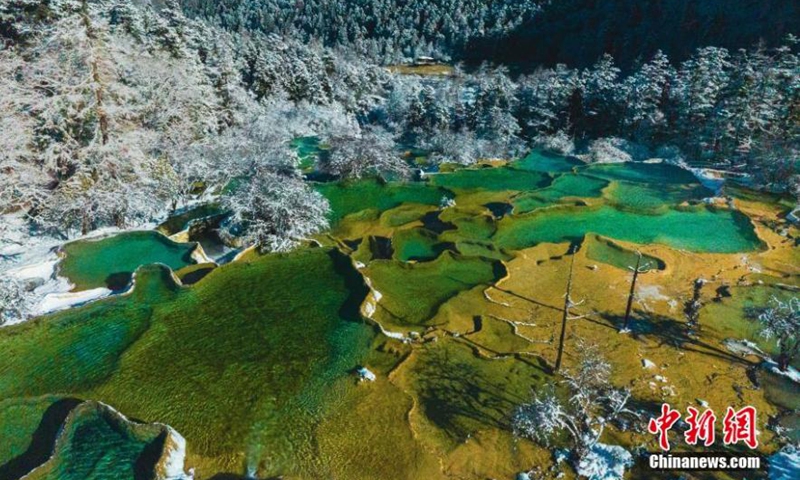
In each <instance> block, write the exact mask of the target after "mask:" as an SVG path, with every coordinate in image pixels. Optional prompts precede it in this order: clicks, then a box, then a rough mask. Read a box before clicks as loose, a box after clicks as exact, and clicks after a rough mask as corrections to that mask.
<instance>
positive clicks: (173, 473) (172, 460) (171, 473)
mask: <svg viewBox="0 0 800 480" xmlns="http://www.w3.org/2000/svg"><path fill="white" fill-rule="evenodd" d="M166 427H167V431H168V432H169V440H170V441H169V442H167V443H166V445H167V447H166V450H167V455H166V458H165V459H164V462H163V463H162V464H161V467H162V468H163V474H164V476H165V477H166V480H191V479H192V478H194V475H193V474H192V473H191V472H190V473H189V475H186V473H184V471H183V468H184V464H185V462H186V439H185V438H183V435H181V434H180V433H178V432H177V431H175V429H174V428H172V427H170V426H169V425H167V426H166Z"/></svg>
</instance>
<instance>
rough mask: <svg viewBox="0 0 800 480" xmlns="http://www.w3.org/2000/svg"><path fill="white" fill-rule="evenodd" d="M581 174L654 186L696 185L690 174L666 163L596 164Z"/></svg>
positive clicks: (695, 180)
mask: <svg viewBox="0 0 800 480" xmlns="http://www.w3.org/2000/svg"><path fill="white" fill-rule="evenodd" d="M582 172H583V173H585V174H587V175H593V176H595V177H599V178H602V179H605V180H622V181H626V182H639V183H646V184H649V185H656V186H657V185H664V184H673V185H679V184H697V179H696V178H695V177H694V175H693V174H692V173H691V172H689V171H687V170H684V169H682V168H680V167H676V166H674V165H670V164H666V163H611V164H596V165H590V166H588V167H585V168H584V169H582Z"/></svg>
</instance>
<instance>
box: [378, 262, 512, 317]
mask: <svg viewBox="0 0 800 480" xmlns="http://www.w3.org/2000/svg"><path fill="white" fill-rule="evenodd" d="M502 275H503V271H502V266H501V265H500V264H499V262H493V261H490V260H488V259H482V258H477V257H463V256H460V255H456V254H453V253H451V252H444V253H443V254H442V255H440V256H439V258H437V259H436V260H434V261H431V262H425V263H417V264H408V263H403V262H398V261H396V260H377V261H373V262H372V263H371V264H370V266H369V267H368V276H369V277H370V278H371V279H372V280H373V283H374V285H375V287H376V288H377V289H378V290H379V291H380V292H381V293H382V294H383V298H382V299H381V305H382V306H383V308H385V309H386V311H387V312H389V314H390V315H391V316H393V317H394V318H393V321H394V322H395V323H400V324H403V325H427V324H429V322H430V319H431V317H433V316H434V315H435V313H436V310H437V309H438V307H439V306H440V305H441V304H442V303H444V302H445V301H446V300H448V299H449V298H451V297H453V296H455V295H456V294H458V293H459V292H461V291H464V290H468V289H470V288H472V287H474V286H476V285H481V284H488V283H490V282H492V281H494V280H497V279H498V278H500V277H501V276H502Z"/></svg>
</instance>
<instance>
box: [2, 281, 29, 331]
mask: <svg viewBox="0 0 800 480" xmlns="http://www.w3.org/2000/svg"><path fill="white" fill-rule="evenodd" d="M35 304H36V302H35V300H34V296H33V294H32V293H31V292H30V291H28V289H27V288H26V286H25V284H24V283H23V282H21V281H20V280H18V279H16V278H14V277H12V276H11V275H7V274H3V275H0V325H3V324H5V323H18V322H21V321H24V320H27V319H28V318H29V317H30V316H31V315H33V308H34V306H35Z"/></svg>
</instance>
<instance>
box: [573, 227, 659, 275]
mask: <svg viewBox="0 0 800 480" xmlns="http://www.w3.org/2000/svg"><path fill="white" fill-rule="evenodd" d="M584 245H585V246H586V256H587V257H588V258H590V259H592V260H596V261H598V262H603V263H605V264H607V265H612V266H614V267H617V268H621V269H623V270H628V269H629V268H632V267H635V266H636V263H637V261H638V260H639V258H638V256H637V255H636V252H634V251H632V250H628V249H627V248H623V247H622V246H620V245H618V244H616V243H614V242H612V241H611V240H608V239H606V238H602V237H599V236H597V235H587V237H586V241H585V242H584ZM639 267H640V268H646V269H648V270H656V269H657V270H663V269H664V268H665V267H666V264H665V263H664V261H663V260H661V259H659V258H656V257H653V256H651V255H642V259H641V262H640V264H639Z"/></svg>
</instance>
